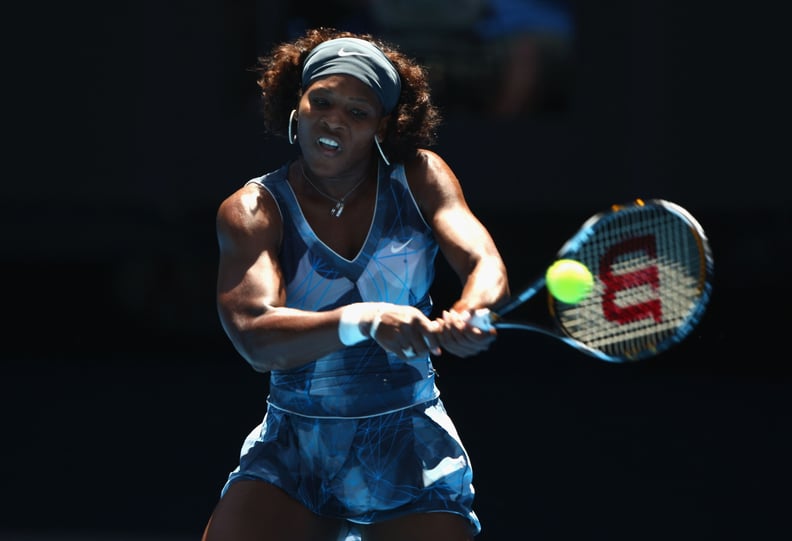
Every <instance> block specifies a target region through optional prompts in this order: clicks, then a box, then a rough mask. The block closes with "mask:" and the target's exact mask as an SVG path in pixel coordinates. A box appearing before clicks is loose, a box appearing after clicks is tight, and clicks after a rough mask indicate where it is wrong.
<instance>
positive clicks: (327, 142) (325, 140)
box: [319, 137, 338, 148]
mask: <svg viewBox="0 0 792 541" xmlns="http://www.w3.org/2000/svg"><path fill="white" fill-rule="evenodd" d="M319 142H320V143H321V144H323V145H326V146H329V147H333V148H338V142H337V141H334V140H332V139H328V138H327V137H320V138H319Z"/></svg>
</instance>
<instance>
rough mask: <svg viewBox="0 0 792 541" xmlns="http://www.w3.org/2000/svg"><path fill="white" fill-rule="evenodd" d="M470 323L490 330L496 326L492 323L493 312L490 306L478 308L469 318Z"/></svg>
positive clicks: (483, 329)
mask: <svg viewBox="0 0 792 541" xmlns="http://www.w3.org/2000/svg"><path fill="white" fill-rule="evenodd" d="M468 325H471V326H472V327H478V328H479V329H481V330H482V331H490V330H492V329H494V328H495V325H493V324H492V312H490V310H489V308H478V309H477V310H475V311H474V312H473V315H471V316H470V319H468Z"/></svg>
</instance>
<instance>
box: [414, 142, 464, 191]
mask: <svg viewBox="0 0 792 541" xmlns="http://www.w3.org/2000/svg"><path fill="white" fill-rule="evenodd" d="M404 172H405V174H406V175H407V179H408V181H409V182H410V184H411V185H413V184H418V185H422V184H426V183H429V184H432V183H436V182H441V183H442V182H443V181H444V180H448V179H451V180H456V176H455V175H454V172H453V171H452V169H451V167H450V166H449V165H448V163H447V162H446V161H445V159H443V157H442V156H440V155H439V154H438V153H436V152H434V151H432V150H428V149H424V148H421V149H418V150H417V151H415V153H414V154H412V155H411V156H410V157H408V158H407V159H405V160H404Z"/></svg>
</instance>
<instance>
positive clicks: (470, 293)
mask: <svg viewBox="0 0 792 541" xmlns="http://www.w3.org/2000/svg"><path fill="white" fill-rule="evenodd" d="M462 279H463V285H462V292H461V294H460V296H459V299H458V300H457V301H456V302H454V304H453V306H452V308H453V310H454V311H456V312H464V311H467V310H473V309H476V308H482V307H486V308H490V307H493V306H496V305H497V304H499V303H500V302H502V301H504V300H506V299H507V298H508V297H509V280H508V276H507V273H506V267H505V265H504V263H503V260H502V259H501V258H500V257H497V256H492V257H483V258H481V259H480V260H479V261H477V262H476V264H475V265H474V267H473V269H472V270H471V271H470V272H469V273H468V274H467V276H465V277H462Z"/></svg>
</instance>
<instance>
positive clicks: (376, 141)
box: [374, 135, 390, 165]
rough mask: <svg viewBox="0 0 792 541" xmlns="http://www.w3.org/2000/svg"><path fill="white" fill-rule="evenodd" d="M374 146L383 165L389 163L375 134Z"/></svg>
mask: <svg viewBox="0 0 792 541" xmlns="http://www.w3.org/2000/svg"><path fill="white" fill-rule="evenodd" d="M374 146H376V147H377V150H379V153H380V156H382V161H384V162H385V165H390V162H389V161H388V158H386V157H385V153H384V152H382V147H381V146H380V142H379V139H377V136H376V135H375V136H374Z"/></svg>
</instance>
